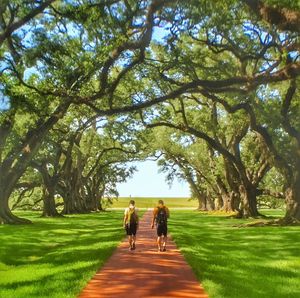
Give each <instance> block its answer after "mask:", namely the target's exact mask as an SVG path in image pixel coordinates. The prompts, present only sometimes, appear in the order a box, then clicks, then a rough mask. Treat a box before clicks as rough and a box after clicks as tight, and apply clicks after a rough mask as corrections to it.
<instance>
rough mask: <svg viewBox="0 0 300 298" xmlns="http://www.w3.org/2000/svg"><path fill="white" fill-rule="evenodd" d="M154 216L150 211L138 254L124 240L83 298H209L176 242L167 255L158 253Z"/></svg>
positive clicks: (144, 219) (142, 223) (143, 222)
mask: <svg viewBox="0 0 300 298" xmlns="http://www.w3.org/2000/svg"><path fill="white" fill-rule="evenodd" d="M151 216H152V211H151V210H149V211H147V212H146V213H145V214H144V216H143V217H142V219H141V221H140V228H139V231H138V234H137V247H136V250H135V251H132V252H130V251H128V243H127V241H125V240H124V241H123V242H122V243H121V244H120V246H119V247H118V248H117V249H116V251H115V252H114V254H113V255H112V256H111V258H110V259H109V260H108V261H107V263H106V264H105V265H104V266H103V267H102V269H101V270H100V271H99V272H97V273H96V275H95V276H94V277H93V278H92V280H91V281H90V282H89V283H88V285H87V286H86V287H85V288H84V289H83V291H82V292H81V294H80V295H79V297H80V298H87V297H89V298H96V297H102V298H107V297H109V298H123V297H124V298H128V297H130V298H150V297H164V298H166V297H174V298H196V297H197V298H207V297H208V295H207V294H206V293H205V292H204V289H203V288H202V287H201V285H200V284H199V282H198V281H197V280H196V277H195V275H194V273H193V272H192V270H191V268H190V266H189V265H188V264H187V263H186V261H185V260H184V258H183V256H182V254H181V253H180V252H179V250H178V249H177V248H176V245H175V243H174V242H173V241H169V243H168V244H167V251H166V252H157V246H156V243H155V238H156V234H155V229H153V230H152V229H151V228H150V222H151Z"/></svg>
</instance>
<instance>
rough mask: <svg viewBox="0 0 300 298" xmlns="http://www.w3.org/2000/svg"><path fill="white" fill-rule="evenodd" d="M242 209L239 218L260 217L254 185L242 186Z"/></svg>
mask: <svg viewBox="0 0 300 298" xmlns="http://www.w3.org/2000/svg"><path fill="white" fill-rule="evenodd" d="M240 194H241V209H240V211H239V214H238V217H243V218H249V217H258V216H260V214H259V212H258V209H257V199H256V187H253V186H252V185H247V186H246V187H245V186H244V185H241V186H240Z"/></svg>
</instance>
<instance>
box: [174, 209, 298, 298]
mask: <svg viewBox="0 0 300 298" xmlns="http://www.w3.org/2000/svg"><path fill="white" fill-rule="evenodd" d="M192 214H193V215H192V216H191V212H190V213H188V212H176V213H175V212H174V214H172V220H171V221H170V230H171V233H172V236H173V238H174V240H175V241H176V243H177V244H178V246H179V247H180V249H181V251H182V252H183V254H184V255H185V257H186V259H187V261H188V262H189V263H190V265H191V266H192V268H193V270H194V272H195V273H196V275H197V276H198V278H199V279H200V280H201V282H202V283H203V285H204V287H205V289H206V290H207V291H208V293H209V295H210V296H211V297H214V298H217V297H226V298H230V297H247V298H248V297H264V298H268V297H270V298H271V297H272V298H273V297H278V298H279V297H290V298H292V297H295V298H296V297H299V293H300V288H299V283H298V281H299V280H300V275H299V270H300V264H299V263H300V262H299V247H298V243H299V241H300V236H299V235H300V233H299V232H300V228H299V227H255V228H247V229H238V228H234V227H232V224H233V223H236V220H234V219H230V220H225V221H224V217H217V216H203V215H201V214H195V213H192ZM187 218H188V220H187ZM239 221H240V222H242V221H244V222H245V220H239ZM297 260H298V261H297Z"/></svg>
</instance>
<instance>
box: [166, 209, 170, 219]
mask: <svg viewBox="0 0 300 298" xmlns="http://www.w3.org/2000/svg"><path fill="white" fill-rule="evenodd" d="M166 212H167V218H169V217H170V211H169V208H168V207H166Z"/></svg>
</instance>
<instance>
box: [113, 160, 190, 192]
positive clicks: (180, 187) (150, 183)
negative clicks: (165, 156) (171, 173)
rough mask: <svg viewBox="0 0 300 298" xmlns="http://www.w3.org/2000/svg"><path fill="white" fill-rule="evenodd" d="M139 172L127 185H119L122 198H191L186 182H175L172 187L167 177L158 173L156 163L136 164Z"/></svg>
mask: <svg viewBox="0 0 300 298" xmlns="http://www.w3.org/2000/svg"><path fill="white" fill-rule="evenodd" d="M134 165H135V166H136V167H137V170H138V171H137V172H135V173H134V175H133V177H132V178H131V179H130V180H128V181H127V182H126V183H122V184H118V186H117V189H118V191H119V194H120V197H129V196H130V195H131V196H132V197H189V196H190V191H189V186H188V184H187V183H185V182H179V181H177V180H174V182H173V185H172V186H171V188H170V186H169V185H168V183H167V182H166V179H165V178H166V176H165V174H163V173H158V170H159V167H158V166H157V165H156V162H155V161H149V160H147V161H144V162H135V163H134Z"/></svg>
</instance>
